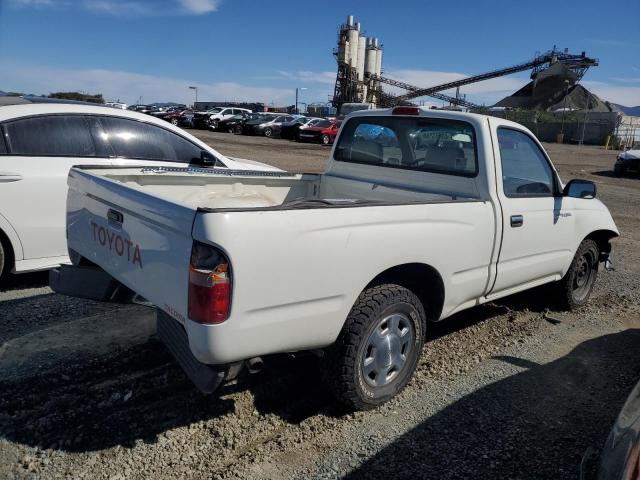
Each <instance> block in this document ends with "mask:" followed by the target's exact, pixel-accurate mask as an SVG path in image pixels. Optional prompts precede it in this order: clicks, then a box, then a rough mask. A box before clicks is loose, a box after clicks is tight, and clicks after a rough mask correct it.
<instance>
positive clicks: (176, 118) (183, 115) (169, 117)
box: [160, 109, 193, 127]
mask: <svg viewBox="0 0 640 480" xmlns="http://www.w3.org/2000/svg"><path fill="white" fill-rule="evenodd" d="M160 118H162V119H163V120H166V121H167V122H169V123H171V124H173V125H176V126H178V127H193V110H189V109H187V110H181V111H173V112H170V113H167V114H166V115H163V116H162V117H160Z"/></svg>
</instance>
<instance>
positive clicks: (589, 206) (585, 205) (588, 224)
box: [573, 199, 620, 254]
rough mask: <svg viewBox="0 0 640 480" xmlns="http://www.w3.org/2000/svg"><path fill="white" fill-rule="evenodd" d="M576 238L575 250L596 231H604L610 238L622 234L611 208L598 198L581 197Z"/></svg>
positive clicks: (577, 210)
mask: <svg viewBox="0 0 640 480" xmlns="http://www.w3.org/2000/svg"><path fill="white" fill-rule="evenodd" d="M575 213H576V238H575V242H574V248H573V252H574V254H575V252H576V251H577V250H578V247H579V246H580V244H581V243H582V241H583V240H584V239H585V238H587V237H589V236H590V235H591V236H592V235H593V234H595V233H598V232H602V233H603V234H605V235H607V236H608V237H609V238H614V237H618V236H620V231H619V230H618V227H617V225H616V224H615V222H614V220H613V217H612V216H611V213H610V212H609V209H608V208H607V207H606V206H605V205H604V204H603V203H602V202H601V201H600V200H598V199H579V200H578V202H577V204H576V208H575Z"/></svg>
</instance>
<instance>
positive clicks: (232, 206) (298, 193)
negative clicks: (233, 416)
mask: <svg viewBox="0 0 640 480" xmlns="http://www.w3.org/2000/svg"><path fill="white" fill-rule="evenodd" d="M88 172H89V173H93V174H97V175H100V176H102V177H103V178H106V179H109V180H112V181H114V182H117V183H120V184H123V185H126V186H127V187H130V188H132V189H135V190H137V191H140V192H143V193H146V194H149V195H152V196H155V197H160V198H163V199H165V200H169V201H171V202H175V203H179V204H182V205H185V206H188V207H190V208H195V209H201V210H209V211H218V210H247V209H277V210H281V209H296V208H336V207H350V206H364V205H374V204H398V203H424V202H451V201H455V200H471V199H472V198H470V197H460V196H458V195H452V194H444V193H437V192H432V191H428V190H426V189H424V190H423V189H416V188H412V189H409V188H407V187H406V186H402V187H401V186H395V185H393V184H392V183H390V184H381V183H380V182H375V183H374V182H368V181H363V180H356V179H349V178H342V177H338V176H335V175H325V174H289V173H284V172H246V171H243V172H235V171H223V170H219V169H218V170H215V171H212V170H205V169H197V168H168V167H160V168H110V169H106V170H105V169H99V170H94V169H88Z"/></svg>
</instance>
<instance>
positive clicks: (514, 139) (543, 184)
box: [498, 128, 554, 197]
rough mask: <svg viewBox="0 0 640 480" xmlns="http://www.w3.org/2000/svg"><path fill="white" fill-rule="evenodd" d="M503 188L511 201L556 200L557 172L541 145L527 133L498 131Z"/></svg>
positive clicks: (500, 129) (503, 129)
mask: <svg viewBox="0 0 640 480" xmlns="http://www.w3.org/2000/svg"><path fill="white" fill-rule="evenodd" d="M498 144H499V148H500V160H501V163H502V185H503V190H504V194H505V195H506V196H507V197H540V196H552V195H553V184H554V176H553V170H552V169H551V166H550V165H549V162H548V161H547V159H546V157H545V156H544V154H543V153H542V151H541V150H540V148H539V147H538V145H537V144H536V143H535V142H534V141H533V140H532V139H531V138H530V137H529V136H528V135H527V134H525V133H523V132H519V131H517V130H511V129H508V128H499V129H498Z"/></svg>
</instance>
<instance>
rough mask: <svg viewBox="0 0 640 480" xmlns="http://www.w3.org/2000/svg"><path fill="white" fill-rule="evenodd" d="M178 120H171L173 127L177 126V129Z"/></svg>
mask: <svg viewBox="0 0 640 480" xmlns="http://www.w3.org/2000/svg"><path fill="white" fill-rule="evenodd" d="M178 123H179V122H178V119H177V118H172V119H171V125H175V126H176V127H177V126H178Z"/></svg>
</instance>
